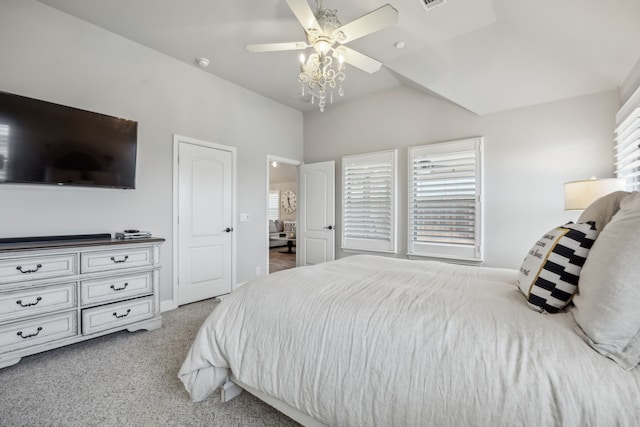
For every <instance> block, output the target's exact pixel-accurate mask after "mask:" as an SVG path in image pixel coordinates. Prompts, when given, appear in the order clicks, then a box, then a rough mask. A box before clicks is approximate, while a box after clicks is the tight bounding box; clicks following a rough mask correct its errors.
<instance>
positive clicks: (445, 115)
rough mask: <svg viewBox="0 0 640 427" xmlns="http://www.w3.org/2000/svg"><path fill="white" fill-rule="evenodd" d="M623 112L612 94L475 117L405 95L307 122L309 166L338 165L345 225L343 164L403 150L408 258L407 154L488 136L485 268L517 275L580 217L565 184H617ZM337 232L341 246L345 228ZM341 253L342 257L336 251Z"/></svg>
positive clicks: (333, 110)
mask: <svg viewBox="0 0 640 427" xmlns="http://www.w3.org/2000/svg"><path fill="white" fill-rule="evenodd" d="M523 84H526V82H523ZM488 96H490V94H489V95H488ZM618 108H619V99H618V93H617V91H611V92H606V93H599V94H595V95H591V96H584V97H579V98H574V99H568V100H565V101H559V102H554V103H550V104H545V105H540V106H535V107H529V108H523V109H518V110H511V111H506V112H500V113H495V114H489V115H486V116H477V115H475V114H473V113H471V112H469V111H467V110H464V109H462V108H460V107H458V106H456V105H453V104H451V103H449V102H447V101H444V100H441V99H438V98H435V97H433V96H430V95H427V94H423V93H420V92H416V91H412V90H411V89H408V88H405V87H399V88H396V89H392V90H389V91H386V92H381V93H378V94H374V95H371V96H368V97H364V98H360V99H357V100H354V101H351V102H348V103H341V104H336V105H332V106H329V107H328V108H327V109H326V111H325V112H324V113H320V112H313V113H307V114H305V117H304V141H305V147H304V159H305V162H319V161H325V160H336V193H337V195H338V197H337V199H338V200H337V203H336V218H337V219H338V222H339V221H340V217H341V215H340V212H341V209H342V206H341V200H340V195H341V185H342V181H341V167H342V164H341V157H342V156H343V155H349V154H358V153H367V152H374V151H381V150H385V149H390V148H399V149H400V150H399V158H398V164H399V203H400V205H399V214H398V218H399V221H400V226H399V229H398V232H399V237H400V239H399V250H400V252H401V255H400V256H403V255H402V254H404V253H406V233H407V230H406V222H407V221H406V217H407V209H406V203H407V197H406V191H407V190H406V188H407V187H406V181H407V178H406V177H407V166H406V163H407V150H406V148H407V147H410V146H415V145H422V144H427V143H433V142H440V141H448V140H452V139H460V138H466V137H471V136H477V135H479V136H484V138H485V147H484V154H485V162H484V195H485V197H484V201H485V211H484V213H485V239H484V244H485V260H486V262H485V265H487V266H498V267H509V268H517V267H518V266H519V265H520V263H521V261H522V258H523V257H524V255H525V254H526V252H527V251H528V250H529V249H530V247H531V245H532V244H533V243H534V241H535V240H536V239H538V238H539V237H540V235H542V233H544V232H546V231H548V230H549V229H551V228H552V227H555V226H557V225H560V224H562V223H564V222H566V221H568V220H575V219H576V218H577V216H578V213H576V212H565V211H564V210H563V184H564V182H567V181H571V180H577V179H585V178H588V177H590V176H591V175H595V176H598V177H610V176H613V158H612V147H613V142H612V138H613V133H612V132H613V128H614V115H615V112H616V110H617V109H618ZM337 227H338V228H337V230H336V242H340V238H339V236H340V234H339V233H340V231H341V228H342V227H341V224H340V223H338V224H337ZM338 244H339V243H338ZM336 254H337V256H338V257H340V256H344V253H342V252H340V251H339V248H337V251H336Z"/></svg>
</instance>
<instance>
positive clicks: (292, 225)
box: [284, 221, 296, 232]
mask: <svg viewBox="0 0 640 427" xmlns="http://www.w3.org/2000/svg"><path fill="white" fill-rule="evenodd" d="M284 231H287V232H295V231H296V222H295V221H285V222H284Z"/></svg>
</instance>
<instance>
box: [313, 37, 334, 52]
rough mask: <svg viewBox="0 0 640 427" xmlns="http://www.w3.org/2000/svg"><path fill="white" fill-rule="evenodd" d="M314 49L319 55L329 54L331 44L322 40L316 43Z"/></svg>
mask: <svg viewBox="0 0 640 427" xmlns="http://www.w3.org/2000/svg"><path fill="white" fill-rule="evenodd" d="M313 47H315V49H316V51H317V52H318V53H321V54H326V53H327V52H329V49H331V44H330V43H329V42H328V41H326V40H320V41H318V42H316V44H315V45H314V46H313Z"/></svg>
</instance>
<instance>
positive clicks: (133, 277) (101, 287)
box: [80, 272, 153, 305]
mask: <svg viewBox="0 0 640 427" xmlns="http://www.w3.org/2000/svg"><path fill="white" fill-rule="evenodd" d="M152 292H153V279H152V275H151V272H148V273H141V274H130V275H126V276H113V277H109V278H106V279H95V280H84V281H82V282H81V283H80V301H81V302H82V305H92V304H98V303H105V302H111V301H118V300H123V299H128V298H134V297H138V296H143V295H148V294H150V293H152Z"/></svg>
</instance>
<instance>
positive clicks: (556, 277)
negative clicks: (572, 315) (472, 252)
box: [518, 222, 597, 313]
mask: <svg viewBox="0 0 640 427" xmlns="http://www.w3.org/2000/svg"><path fill="white" fill-rule="evenodd" d="M596 235H597V231H596V228H595V224H594V223H593V222H589V223H582V224H573V223H568V224H565V225H563V226H561V227H557V228H554V229H553V230H551V231H549V232H547V233H545V234H544V235H543V236H542V237H541V238H540V239H539V240H538V241H537V242H536V243H535V244H534V245H533V247H532V248H531V250H530V251H529V253H528V254H527V256H526V257H525V258H524V261H523V262H522V266H520V273H519V274H518V287H520V290H521V291H522V293H523V294H524V296H525V297H526V298H527V302H528V304H529V307H531V308H532V309H534V310H536V311H547V312H549V313H557V312H558V311H560V310H562V309H563V308H565V307H566V306H567V305H568V304H569V303H570V302H571V298H573V295H574V294H575V292H576V289H577V286H578V278H579V277H580V270H581V269H582V266H583V265H584V262H585V260H586V258H587V254H588V253H589V249H590V248H591V246H592V245H593V242H594V240H595V238H596Z"/></svg>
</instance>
